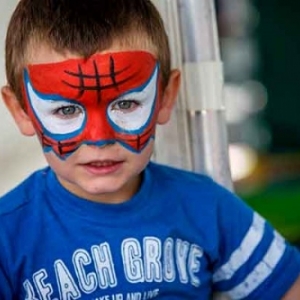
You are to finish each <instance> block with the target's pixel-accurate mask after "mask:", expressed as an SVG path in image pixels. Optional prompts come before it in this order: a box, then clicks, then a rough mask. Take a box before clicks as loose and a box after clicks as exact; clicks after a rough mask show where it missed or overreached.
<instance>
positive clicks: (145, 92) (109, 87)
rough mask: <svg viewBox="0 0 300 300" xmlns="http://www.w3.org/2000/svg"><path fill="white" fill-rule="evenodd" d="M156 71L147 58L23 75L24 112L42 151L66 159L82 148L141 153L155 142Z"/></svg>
mask: <svg viewBox="0 0 300 300" xmlns="http://www.w3.org/2000/svg"><path fill="white" fill-rule="evenodd" d="M159 77H160V76H159V67H158V63H157V61H156V59H155V58H154V57H153V55H152V54H150V53H147V52H116V53H106V54H95V55H93V56H91V57H90V58H89V59H87V60H84V59H70V60H67V61H63V62H59V63H53V64H39V65H29V66H28V67H27V68H26V69H25V70H24V94H25V99H26V106H27V111H28V113H29V115H30V117H31V119H32V121H33V123H34V126H35V128H36V130H37V132H38V135H39V138H40V140H41V143H42V145H43V148H44V151H51V150H52V151H54V152H55V153H56V154H57V155H58V156H59V157H61V158H65V157H66V156H68V155H70V154H72V153H73V152H74V151H76V149H78V147H80V146H81V145H82V144H92V145H98V146H103V145H106V144H112V143H116V142H119V143H121V144H122V145H123V146H124V147H126V148H127V149H130V150H131V151H134V152H140V151H142V150H143V148H144V147H145V146H146V145H147V143H148V141H149V140H150V139H151V138H153V137H154V132H155V121H156V115H157V110H158V106H159V105H158V102H159V100H158V98H159V90H160V89H159V82H160V79H159Z"/></svg>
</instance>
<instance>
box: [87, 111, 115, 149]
mask: <svg viewBox="0 0 300 300" xmlns="http://www.w3.org/2000/svg"><path fill="white" fill-rule="evenodd" d="M86 134H87V136H86V138H87V140H88V141H91V142H93V143H96V144H97V145H99V146H104V145H107V144H113V143H115V139H116V133H115V131H114V129H113V128H112V126H111V124H110V123H109V122H108V120H107V116H106V114H105V112H103V113H99V112H94V113H92V114H91V115H90V116H89V118H88V121H87V124H86Z"/></svg>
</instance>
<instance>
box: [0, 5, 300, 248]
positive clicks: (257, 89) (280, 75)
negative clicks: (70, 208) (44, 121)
mask: <svg viewBox="0 0 300 300" xmlns="http://www.w3.org/2000/svg"><path fill="white" fill-rule="evenodd" d="M161 1H163V0H161ZM199 1H205V0H199ZM16 3H17V0H0V7H1V18H0V84H1V85H3V84H5V74H4V39H5V31H6V27H7V23H8V20H9V17H10V15H11V13H12V11H13V9H14V7H15V5H16ZM216 10H217V19H218V28H219V37H220V46H221V56H222V60H223V62H224V76H225V85H224V100H225V103H226V122H227V129H228V141H229V154H230V167H231V173H232V178H233V183H234V189H235V191H236V193H238V194H239V195H240V196H241V197H242V198H243V199H244V200H245V201H246V202H248V203H249V205H250V206H252V207H253V208H254V209H256V210H257V211H258V212H260V213H261V214H262V215H263V216H264V217H266V218H267V219H268V220H269V221H270V222H271V223H272V224H273V225H274V226H275V227H276V228H277V229H278V230H279V231H280V232H281V233H282V234H283V235H284V236H285V237H286V238H287V239H288V240H290V241H291V242H293V243H299V244H300V119H299V116H298V114H299V113H300V101H299V100H298V98H300V83H299V82H298V77H299V76H298V70H299V69H300V56H299V53H300V33H299V31H298V28H299V26H300V18H299V16H298V14H299V11H300V2H297V1H292V0H286V1H285V2H284V3H283V2H282V1H279V0H272V1H271V0H264V1H259V0H218V1H216ZM0 126H1V127H0V128H1V129H2V130H1V134H0V195H2V194H4V193H5V192H7V191H8V190H10V189H11V188H12V187H13V186H15V185H16V184H17V183H18V182H20V181H21V180H22V179H23V178H25V177H26V176H27V175H28V174H29V173H31V172H33V171H34V170H35V169H36V168H40V167H42V166H44V165H45V161H44V158H43V156H42V152H41V150H40V148H39V145H38V142H37V141H36V139H35V138H25V137H22V136H21V135H20V134H19V132H18V130H17V128H16V126H15V124H14V122H13V120H12V118H11V117H10V116H9V115H8V113H7V111H6V110H5V108H4V105H3V103H2V102H0Z"/></svg>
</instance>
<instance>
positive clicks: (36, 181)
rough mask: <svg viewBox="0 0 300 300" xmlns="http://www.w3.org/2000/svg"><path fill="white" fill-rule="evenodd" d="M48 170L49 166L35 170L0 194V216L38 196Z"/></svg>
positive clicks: (15, 209) (23, 205)
mask: <svg viewBox="0 0 300 300" xmlns="http://www.w3.org/2000/svg"><path fill="white" fill-rule="evenodd" d="M48 171H49V168H44V169H41V170H37V171H35V172H34V173H32V174H31V175H29V176H28V177H27V178H26V179H25V180H24V181H23V182H21V183H20V184H18V185H17V186H16V187H15V188H13V189H12V190H10V191H9V192H7V193H6V194H4V195H3V196H0V217H3V216H5V215H10V214H11V213H14V212H15V211H18V210H21V209H22V208H24V207H26V206H28V205H29V204H30V203H31V202H32V200H33V199H34V198H35V197H37V196H39V195H40V193H41V191H42V190H43V188H44V182H45V177H46V174H47V173H48Z"/></svg>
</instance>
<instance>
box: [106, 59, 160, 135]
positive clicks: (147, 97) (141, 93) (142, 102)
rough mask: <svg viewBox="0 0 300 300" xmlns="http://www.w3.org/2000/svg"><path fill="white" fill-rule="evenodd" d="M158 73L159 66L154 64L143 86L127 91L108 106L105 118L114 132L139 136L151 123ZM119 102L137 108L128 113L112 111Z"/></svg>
mask: <svg viewBox="0 0 300 300" xmlns="http://www.w3.org/2000/svg"><path fill="white" fill-rule="evenodd" d="M158 71H159V66H158V64H156V67H155V69H154V72H153V73H152V75H151V77H150V78H149V80H148V81H147V82H146V83H145V84H143V85H142V86H141V87H139V88H136V89H133V90H130V91H127V92H126V93H124V94H123V95H121V96H120V97H118V98H117V99H116V100H114V101H113V102H112V103H110V104H109V106H108V108H107V117H108V121H109V123H110V124H111V126H112V127H113V129H114V130H115V131H116V132H126V133H129V134H140V133H142V132H143V131H144V129H145V128H146V127H147V126H148V124H149V123H150V122H151V120H152V116H153V113H154V108H155V104H156V99H157V81H158ZM120 101H134V102H136V103H137V104H138V106H137V107H136V109H134V110H132V111H130V112H124V111H122V110H116V109H114V108H113V107H114V106H115V105H116V104H117V103H118V102H120Z"/></svg>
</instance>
